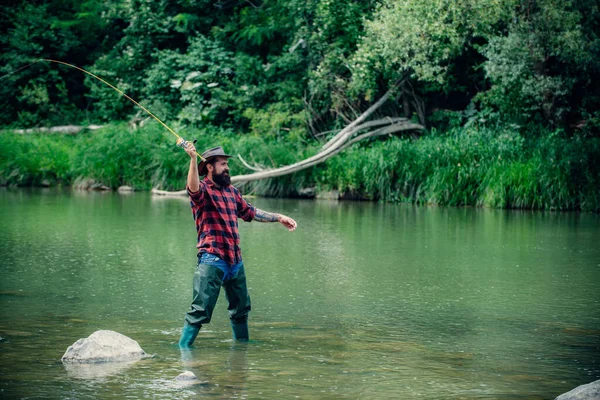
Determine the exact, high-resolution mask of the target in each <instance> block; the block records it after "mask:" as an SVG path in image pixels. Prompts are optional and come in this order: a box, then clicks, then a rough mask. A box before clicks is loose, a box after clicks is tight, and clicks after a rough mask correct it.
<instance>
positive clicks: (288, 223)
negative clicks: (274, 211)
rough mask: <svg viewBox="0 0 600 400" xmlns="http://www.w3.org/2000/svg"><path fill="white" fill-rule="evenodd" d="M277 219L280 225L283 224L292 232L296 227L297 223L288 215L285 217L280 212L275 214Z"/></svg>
mask: <svg viewBox="0 0 600 400" xmlns="http://www.w3.org/2000/svg"><path fill="white" fill-rule="evenodd" d="M277 221H279V222H280V223H281V225H283V226H285V227H286V228H287V229H288V231H290V232H292V231H293V230H294V229H296V226H298V224H296V221H294V220H293V219H291V218H290V217H286V216H285V215H281V214H279V215H278V216H277Z"/></svg>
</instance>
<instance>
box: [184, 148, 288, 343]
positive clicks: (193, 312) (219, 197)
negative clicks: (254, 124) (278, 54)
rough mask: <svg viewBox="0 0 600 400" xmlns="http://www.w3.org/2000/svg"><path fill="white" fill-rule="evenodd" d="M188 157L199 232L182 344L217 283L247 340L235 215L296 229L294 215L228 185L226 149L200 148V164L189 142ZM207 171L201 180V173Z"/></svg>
mask: <svg viewBox="0 0 600 400" xmlns="http://www.w3.org/2000/svg"><path fill="white" fill-rule="evenodd" d="M185 151H186V152H187V153H188V154H189V156H190V157H191V160H190V169H189V172H188V177H187V192H188V195H189V196H190V199H191V206H192V213H193V215H194V220H195V221H196V231H197V232H198V244H197V247H198V267H197V269H196V272H195V273H194V297H193V300H192V305H191V307H190V310H189V311H188V312H187V314H186V316H185V323H184V326H183V332H182V333H181V339H180V340H179V346H180V347H184V348H185V347H189V346H191V345H192V343H193V342H194V340H195V339H196V336H197V335H198V332H199V331H200V327H201V326H202V325H203V324H208V323H209V322H210V319H211V317H212V313H213V310H214V307H215V305H216V303H217V298H218V297H219V291H220V289H221V286H223V287H224V288H225V295H226V297H227V301H228V302H229V306H228V308H227V310H228V311H229V319H230V322H231V328H232V330H233V337H234V339H236V340H248V338H249V335H248V313H249V312H250V296H248V289H247V287H246V274H245V272H244V264H243V262H242V255H241V251H240V247H239V243H240V237H239V234H238V224H237V220H238V218H241V219H243V220H244V221H246V222H250V221H253V220H254V221H259V222H280V223H281V224H282V225H283V226H285V227H286V228H287V229H288V230H290V231H293V230H294V229H296V221H294V220H293V219H291V218H289V217H286V216H285V215H281V214H274V213H269V212H266V211H263V210H259V209H258V208H255V207H253V206H252V205H250V204H249V203H247V202H246V201H245V200H244V199H243V198H242V196H241V195H240V192H239V191H238V190H237V189H236V188H235V187H233V186H231V185H230V183H231V178H230V176H229V165H228V159H229V157H231V156H229V155H227V154H225V152H224V151H223V149H222V148H221V147H220V146H219V147H214V148H212V149H210V150H207V151H205V152H204V153H202V158H203V159H204V160H206V161H203V162H201V163H200V165H198V159H197V155H196V148H195V147H194V145H193V144H191V143H190V144H188V146H187V148H186V149H185ZM203 175H206V177H205V178H204V179H203V180H202V181H200V179H199V176H203Z"/></svg>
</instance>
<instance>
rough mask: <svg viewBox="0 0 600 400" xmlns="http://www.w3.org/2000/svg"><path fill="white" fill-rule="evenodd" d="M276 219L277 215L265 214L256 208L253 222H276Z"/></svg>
mask: <svg viewBox="0 0 600 400" xmlns="http://www.w3.org/2000/svg"><path fill="white" fill-rule="evenodd" d="M278 217H279V215H278V214H274V213H270V212H266V211H263V210H261V209H258V208H257V209H256V214H255V215H254V220H255V221H258V222H277V218H278Z"/></svg>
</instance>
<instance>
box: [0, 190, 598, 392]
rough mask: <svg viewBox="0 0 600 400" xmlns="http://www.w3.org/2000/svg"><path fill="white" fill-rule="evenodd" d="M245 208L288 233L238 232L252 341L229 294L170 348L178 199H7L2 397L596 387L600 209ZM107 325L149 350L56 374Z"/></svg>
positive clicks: (183, 303) (178, 250)
mask: <svg viewBox="0 0 600 400" xmlns="http://www.w3.org/2000/svg"><path fill="white" fill-rule="evenodd" d="M250 201H251V202H252V203H253V204H254V205H256V206H258V207H259V208H262V209H266V210H269V211H279V212H282V213H285V214H288V215H290V216H292V217H293V218H295V219H296V220H297V221H298V224H299V227H298V229H297V230H296V231H295V232H293V233H290V232H287V231H286V230H285V229H284V228H283V227H281V226H279V225H277V224H261V223H250V224H248V223H243V222H241V223H240V231H241V236H242V249H243V254H244V260H245V266H246V273H247V275H248V279H249V287H250V294H251V297H252V305H253V311H252V312H251V315H250V329H251V337H252V340H251V341H250V342H249V343H247V344H244V343H234V342H233V341H232V340H231V333H230V330H229V322H228V317H227V310H226V300H225V298H224V295H221V298H220V300H219V302H218V304H217V308H216V310H215V313H214V316H213V321H212V322H211V324H209V325H207V326H205V327H204V328H203V330H202V331H201V333H200V335H199V336H198V339H197V342H196V344H197V346H196V347H195V348H194V349H192V350H191V351H189V352H184V353H181V352H180V350H179V349H178V348H177V346H176V342H177V340H178V338H179V334H180V332H181V326H182V321H183V315H184V313H185V311H186V310H187V308H188V306H189V302H190V300H191V280H192V275H193V271H194V267H195V264H194V263H195V228H194V224H193V220H192V216H191V211H190V209H189V204H188V202H187V200H186V199H178V198H156V197H152V196H151V195H149V194H147V193H135V194H128V195H119V194H116V193H87V192H70V191H58V190H48V191H40V190H6V189H3V190H0V260H1V261H0V262H1V267H0V271H1V274H2V275H1V276H2V278H1V280H0V337H1V338H2V339H1V340H0V397H2V398H77V399H84V398H166V399H185V398H196V397H199V396H205V397H215V398H260V399H268V398H274V399H278V398H303V399H321V398H353V399H356V398H364V399H371V398H402V399H419V398H424V399H548V398H554V397H555V396H557V395H559V394H561V393H563V392H565V391H568V390H570V389H572V388H573V387H575V386H578V385H580V384H583V383H588V382H591V381H594V380H596V379H600V311H599V305H600V304H599V303H600V290H599V286H600V245H599V243H600V217H599V216H598V215H594V214H580V213H549V212H545V213H544V212H529V211H505V210H482V209H469V208H462V209H455V208H435V207H413V206H410V205H394V204H373V203H351V202H341V203H338V202H331V201H306V200H275V199H261V198H256V199H250ZM99 329H111V330H115V331H118V332H120V333H123V334H125V335H127V336H129V337H131V338H133V339H135V340H136V341H138V342H139V343H140V345H141V346H142V348H143V349H144V350H145V351H146V352H148V353H151V354H153V355H154V357H152V358H149V359H145V360H143V361H139V362H136V363H132V364H117V365H99V366H98V365H92V366H87V367H84V366H80V367H71V366H65V365H63V364H62V363H61V362H60V357H61V356H62V354H63V353H64V352H65V350H66V348H67V347H68V346H69V345H71V344H73V342H75V341H76V340H77V339H79V338H81V337H87V336H89V335H90V334H91V333H93V332H94V331H96V330H99ZM186 370H189V371H192V372H194V373H195V374H196V375H197V376H198V378H199V380H198V384H196V385H193V386H189V385H188V386H186V385H182V384H178V383H177V382H175V380H174V378H175V377H176V376H177V375H178V374H180V373H181V372H183V371H186Z"/></svg>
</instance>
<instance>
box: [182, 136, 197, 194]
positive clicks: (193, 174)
mask: <svg viewBox="0 0 600 400" xmlns="http://www.w3.org/2000/svg"><path fill="white" fill-rule="evenodd" d="M185 152H186V153H188V155H189V156H190V169H189V170H188V177H187V186H188V188H190V190H191V191H192V192H197V191H198V190H199V189H200V179H199V178H198V156H197V155H196V148H195V147H194V145H193V144H192V143H189V144H188V146H187V147H186V148H185Z"/></svg>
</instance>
